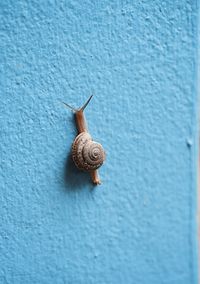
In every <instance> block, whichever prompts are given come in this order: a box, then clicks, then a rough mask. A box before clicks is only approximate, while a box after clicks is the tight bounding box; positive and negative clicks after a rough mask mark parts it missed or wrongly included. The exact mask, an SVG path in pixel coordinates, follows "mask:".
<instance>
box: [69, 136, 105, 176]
mask: <svg viewBox="0 0 200 284" xmlns="http://www.w3.org/2000/svg"><path fill="white" fill-rule="evenodd" d="M72 158H73V160H74V163H75V165H76V166H77V167H78V168H79V169H80V170H85V171H91V170H96V169H98V168H99V167H100V166H101V165H102V164H103V162H104V160H105V152H104V150H103V147H102V146H101V144H99V143H97V142H95V141H93V140H92V137H91V136H90V134H89V133H88V132H82V133H80V134H79V135H78V136H77V137H76V138H75V140H74V142H73V145H72Z"/></svg>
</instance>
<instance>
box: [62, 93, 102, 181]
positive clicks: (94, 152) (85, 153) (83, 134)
mask: <svg viewBox="0 0 200 284" xmlns="http://www.w3.org/2000/svg"><path fill="white" fill-rule="evenodd" d="M92 97H93V96H90V98H89V99H88V100H87V101H86V103H85V104H84V105H83V106H82V107H81V108H79V109H75V108H73V107H71V106H70V105H68V104H66V103H64V105H65V106H67V107H68V108H70V109H71V110H72V111H73V112H74V114H75V119H76V125H77V129H78V133H79V134H78V135H77V136H76V138H75V139H74V142H73V144H72V159H73V161H74V163H75V165H76V167H77V168H78V169H80V170H83V171H87V172H89V173H90V175H91V178H92V181H93V183H94V184H95V185H98V184H101V181H100V178H99V175H98V171H97V169H98V168H100V167H101V166H102V164H103V162H104V161H105V151H104V149H103V147H102V145H101V144H100V143H97V142H95V141H93V139H92V137H91V135H90V134H89V132H88V128H87V124H86V120H85V116H84V112H83V111H84V109H85V108H86V106H87V105H88V104H89V102H90V100H91V99H92Z"/></svg>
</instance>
